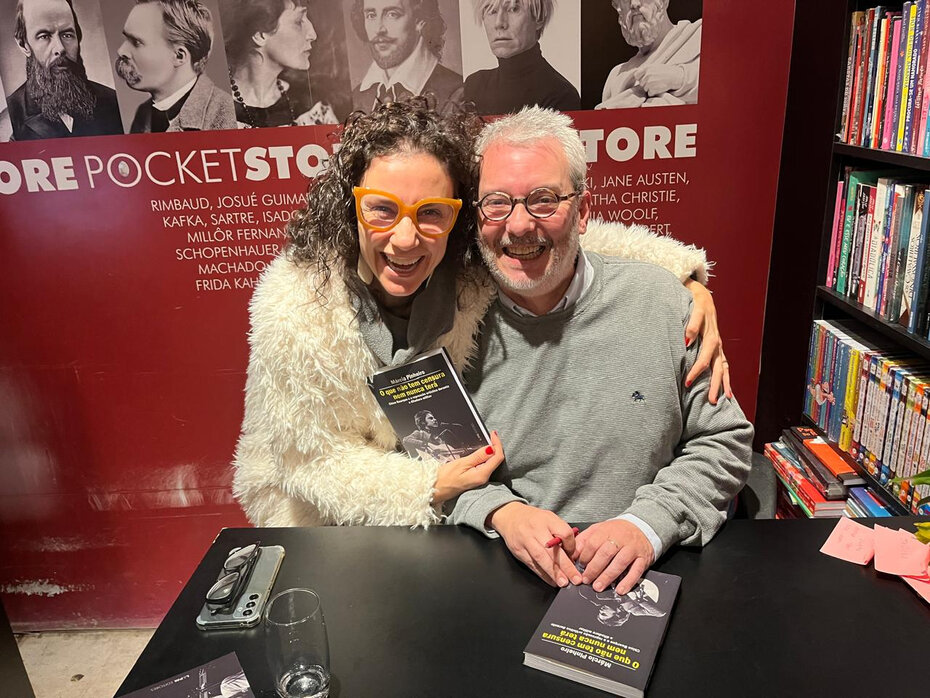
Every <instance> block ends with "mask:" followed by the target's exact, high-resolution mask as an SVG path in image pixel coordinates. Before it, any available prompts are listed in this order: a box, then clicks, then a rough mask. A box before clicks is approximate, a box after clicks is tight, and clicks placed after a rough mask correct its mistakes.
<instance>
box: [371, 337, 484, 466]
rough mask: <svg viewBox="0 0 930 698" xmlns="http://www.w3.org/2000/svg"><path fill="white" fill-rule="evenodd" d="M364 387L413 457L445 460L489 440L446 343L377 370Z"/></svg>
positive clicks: (477, 447)
mask: <svg viewBox="0 0 930 698" xmlns="http://www.w3.org/2000/svg"><path fill="white" fill-rule="evenodd" d="M368 388H369V389H370V390H371V392H372V394H373V395H374V396H375V399H376V400H377V401H378V405H379V406H380V407H381V410H382V411H383V412H384V414H385V416H386V417H387V418H388V421H390V423H391V426H393V427H394V432H395V433H396V434H397V438H398V439H399V440H400V442H401V444H402V445H403V447H404V449H405V450H406V451H407V453H408V455H409V456H410V457H411V458H424V457H425V458H435V459H436V460H439V461H440V462H443V463H445V462H448V461H451V460H455V459H456V458H462V457H463V456H467V455H468V454H469V453H471V452H472V451H476V450H477V449H479V448H481V447H483V446H488V445H490V443H491V437H490V435H489V434H488V430H487V428H486V427H485V425H484V422H483V421H482V420H481V417H480V416H479V414H478V410H477V409H475V405H474V403H473V402H472V401H471V398H470V397H469V396H468V393H467V392H466V391H465V388H464V386H463V385H462V380H461V378H460V377H459V375H458V373H457V372H456V370H455V367H454V366H453V365H452V361H451V359H450V358H449V354H448V353H447V352H446V350H445V348H439V349H434V350H433V351H429V352H426V353H424V354H420V355H419V356H416V357H414V358H413V359H412V360H410V361H409V362H407V363H405V364H403V365H401V366H392V367H387V368H383V369H381V370H380V371H377V372H376V373H375V374H374V375H372V376H370V377H369V378H368Z"/></svg>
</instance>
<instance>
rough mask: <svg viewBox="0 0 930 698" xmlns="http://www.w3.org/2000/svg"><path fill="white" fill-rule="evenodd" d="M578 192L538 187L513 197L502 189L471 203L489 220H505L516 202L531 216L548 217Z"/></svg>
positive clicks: (578, 192)
mask: <svg viewBox="0 0 930 698" xmlns="http://www.w3.org/2000/svg"><path fill="white" fill-rule="evenodd" d="M580 193H581V192H580V191H573V192H570V193H568V194H557V193H556V192H554V191H552V190H551V189H549V188H548V187H540V188H539V189H534V190H533V191H531V192H530V193H529V194H527V195H526V196H521V197H515V196H511V195H510V194H505V193H504V192H502V191H492V192H491V193H490V194H485V195H484V196H482V197H481V198H480V199H479V200H478V201H473V202H472V204H474V205H475V206H477V207H478V208H479V209H480V211H481V215H483V216H484V217H485V218H487V219H488V220H489V221H502V220H505V219H506V218H508V217H509V216H510V214H511V213H513V210H514V208H516V206H517V204H523V206H524V207H525V208H526V211H527V213H529V214H530V215H531V216H533V218H549V217H550V216H552V215H555V212H556V211H558V210H559V205H560V204H561V203H562V202H563V201H566V200H568V199H571V198H572V197H573V196H578V195H579V194H580Z"/></svg>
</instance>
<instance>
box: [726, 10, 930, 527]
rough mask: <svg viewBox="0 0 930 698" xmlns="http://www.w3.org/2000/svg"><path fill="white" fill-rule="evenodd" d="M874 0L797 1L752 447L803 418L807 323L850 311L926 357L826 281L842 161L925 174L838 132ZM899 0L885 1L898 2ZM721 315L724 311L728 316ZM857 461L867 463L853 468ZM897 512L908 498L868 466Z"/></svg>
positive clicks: (927, 354) (914, 340)
mask: <svg viewBox="0 0 930 698" xmlns="http://www.w3.org/2000/svg"><path fill="white" fill-rule="evenodd" d="M877 4H878V2H876V1H875V0H864V1H863V0H820V1H819V2H817V3H797V4H796V9H795V30H794V39H793V46H792V59H791V69H790V76H789V91H788V99H787V110H786V117H785V132H784V138H783V143H784V145H783V153H782V159H781V170H780V174H779V186H778V194H777V197H776V215H775V230H774V240H773V249H772V261H771V267H770V273H769V288H768V294H767V303H766V317H765V326H764V330H763V351H762V362H761V368H760V381H759V394H758V396H757V404H758V405H759V407H758V409H757V414H756V420H755V424H756V442H755V449H756V450H757V451H760V450H761V448H762V445H763V444H764V443H766V442H768V441H772V440H775V439H777V438H778V436H779V434H780V433H781V430H782V429H785V428H787V427H789V426H792V425H796V424H805V425H807V426H811V425H812V424H811V422H810V420H808V419H806V418H802V409H803V396H804V394H805V390H806V385H805V381H806V371H807V361H808V351H809V345H808V342H809V339H810V333H811V324H812V321H813V320H814V319H827V320H843V319H849V320H855V321H858V322H860V323H862V324H863V325H865V326H867V327H868V328H870V330H872V331H873V332H876V333H878V334H880V335H881V336H883V337H884V338H885V339H886V340H888V342H889V344H891V345H892V346H894V347H897V348H898V349H900V350H902V351H904V352H906V353H908V354H911V355H913V356H915V357H920V358H922V359H924V360H927V361H930V341H928V340H927V339H926V338H925V337H921V336H917V335H915V334H911V333H909V332H908V331H907V330H906V329H905V328H903V327H901V326H899V325H898V324H896V323H893V322H889V321H888V320H886V319H884V318H883V317H882V316H881V315H880V314H879V313H877V312H875V311H872V310H870V309H869V308H867V307H865V306H863V305H861V304H859V303H858V302H856V301H855V300H853V299H851V298H848V297H846V296H844V295H841V294H840V293H837V292H836V291H834V290H833V289H831V288H828V287H827V286H826V285H824V284H825V277H826V273H827V268H828V260H829V256H830V248H831V237H832V229H833V214H834V205H835V199H836V183H837V180H838V178H839V177H840V175H841V173H842V172H843V168H844V167H846V166H854V167H858V168H861V169H872V170H880V169H894V170H899V171H900V172H901V173H902V175H905V176H906V175H907V174H908V173H910V174H912V175H914V176H917V177H925V178H927V179H930V158H925V157H919V156H915V155H911V154H909V153H901V152H894V151H886V150H879V149H873V148H866V147H859V146H855V145H848V144H846V143H843V142H840V141H839V140H838V137H837V132H838V131H839V130H840V124H841V120H842V114H843V100H844V91H845V87H846V67H847V51H848V46H849V32H850V18H851V15H852V13H853V12H854V11H857V10H863V11H865V10H867V9H868V8H870V7H875V6H876V5H877ZM902 5H903V3H902V2H897V3H888V4H887V5H886V8H887V9H892V10H900V9H901V7H902ZM724 322H726V319H725V318H724ZM857 470H858V471H860V472H861V471H862V470H863V468H857ZM864 477H865V479H866V480H867V481H868V483H869V485H870V487H871V488H872V489H873V490H875V491H876V492H878V493H879V494H880V495H881V496H882V499H883V500H884V501H885V502H886V504H888V505H889V506H890V507H893V510H894V511H895V512H896V513H900V514H904V513H906V512H905V509H904V507H903V506H902V505H901V504H900V503H899V502H898V501H897V500H896V499H895V498H894V496H893V495H891V494H890V493H888V492H887V491H886V490H884V489H883V488H882V487H881V486H880V485H879V484H878V483H877V482H876V481H875V479H874V478H873V477H872V476H871V475H870V474H869V473H868V472H866V473H864Z"/></svg>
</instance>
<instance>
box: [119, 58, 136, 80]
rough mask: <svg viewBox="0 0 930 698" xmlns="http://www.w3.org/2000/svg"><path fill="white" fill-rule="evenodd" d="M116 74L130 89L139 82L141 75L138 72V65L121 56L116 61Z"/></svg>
mask: <svg viewBox="0 0 930 698" xmlns="http://www.w3.org/2000/svg"><path fill="white" fill-rule="evenodd" d="M116 72H117V73H118V74H119V76H120V77H121V78H123V80H125V81H126V84H127V85H129V86H130V87H131V86H132V85H135V84H136V83H137V82H139V73H138V71H137V70H136V65H135V63H133V62H132V61H131V60H130V59H128V58H126V56H119V57H118V58H117V59H116Z"/></svg>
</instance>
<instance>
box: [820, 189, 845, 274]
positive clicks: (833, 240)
mask: <svg viewBox="0 0 930 698" xmlns="http://www.w3.org/2000/svg"><path fill="white" fill-rule="evenodd" d="M843 180H844V177H842V176H841V177H840V179H839V181H838V182H837V183H836V200H835V203H834V207H833V226H832V228H831V230H832V232H831V235H830V258H829V260H828V261H827V278H826V279H825V281H824V283H825V285H826V286H827V288H834V287H835V286H836V264H837V261H838V259H839V251H840V243H841V242H842V237H843V232H842V231H843V202H844V200H845V199H844V197H843V194H844V193H845V192H844V191H843V188H844V181H843Z"/></svg>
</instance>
